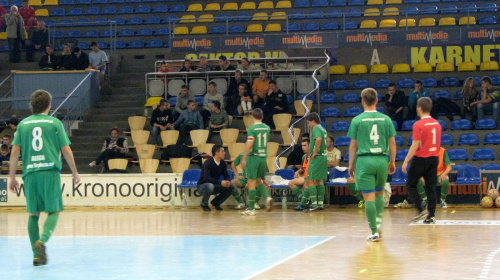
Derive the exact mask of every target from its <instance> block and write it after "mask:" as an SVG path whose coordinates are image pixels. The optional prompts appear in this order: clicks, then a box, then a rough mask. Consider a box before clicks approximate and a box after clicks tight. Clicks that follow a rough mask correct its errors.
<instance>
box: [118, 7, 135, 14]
mask: <svg viewBox="0 0 500 280" xmlns="http://www.w3.org/2000/svg"><path fill="white" fill-rule="evenodd" d="M118 13H119V14H133V13H134V8H132V6H123V7H121V8H120V9H119V10H118Z"/></svg>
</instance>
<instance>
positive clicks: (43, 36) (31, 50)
mask: <svg viewBox="0 0 500 280" xmlns="http://www.w3.org/2000/svg"><path fill="white" fill-rule="evenodd" d="M48 43H49V31H48V30H47V28H45V22H43V21H38V24H37V29H36V30H35V31H33V33H32V34H31V42H30V44H29V45H28V46H26V61H28V62H33V61H35V57H34V54H35V52H36V51H42V50H45V47H46V46H47V44H48Z"/></svg>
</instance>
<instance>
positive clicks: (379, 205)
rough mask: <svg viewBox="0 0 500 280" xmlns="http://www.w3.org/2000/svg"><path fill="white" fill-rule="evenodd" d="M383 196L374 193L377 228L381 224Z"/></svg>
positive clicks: (383, 204)
mask: <svg viewBox="0 0 500 280" xmlns="http://www.w3.org/2000/svg"><path fill="white" fill-rule="evenodd" d="M384 206H385V202H384V196H383V195H376V196H375V208H376V209H377V228H380V227H381V226H382V216H383V214H384Z"/></svg>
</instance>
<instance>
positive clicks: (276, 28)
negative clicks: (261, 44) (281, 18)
mask: <svg viewBox="0 0 500 280" xmlns="http://www.w3.org/2000/svg"><path fill="white" fill-rule="evenodd" d="M280 31H281V24H279V23H270V24H268V25H266V29H264V32H280Z"/></svg>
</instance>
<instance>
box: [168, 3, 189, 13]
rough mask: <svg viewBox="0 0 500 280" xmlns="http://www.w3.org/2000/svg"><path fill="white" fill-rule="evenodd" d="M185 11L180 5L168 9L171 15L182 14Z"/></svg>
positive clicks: (184, 7)
mask: <svg viewBox="0 0 500 280" xmlns="http://www.w3.org/2000/svg"><path fill="white" fill-rule="evenodd" d="M185 11H186V6H184V5H182V4H176V5H173V6H172V7H171V8H170V12H171V13H182V12H185Z"/></svg>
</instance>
